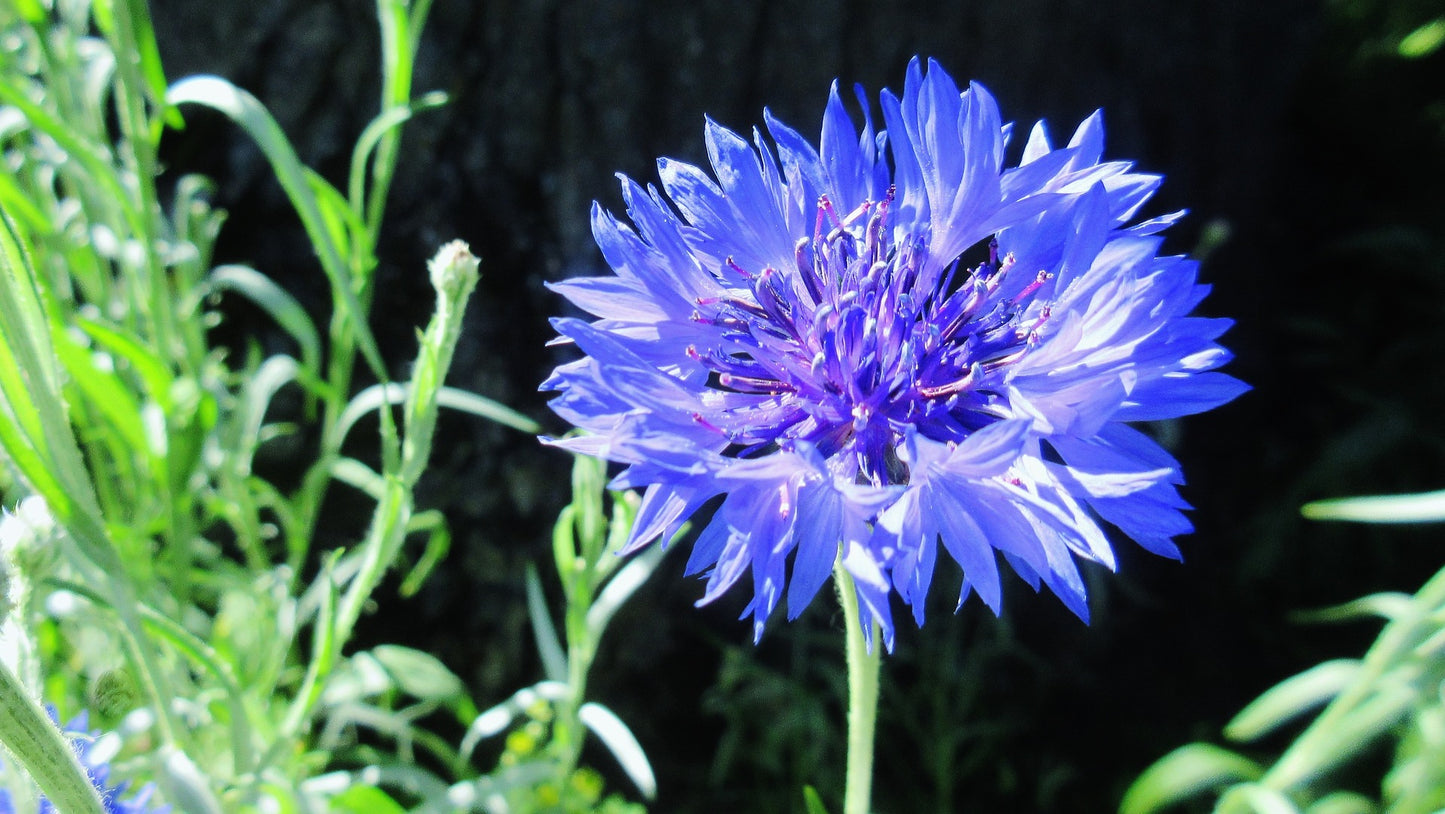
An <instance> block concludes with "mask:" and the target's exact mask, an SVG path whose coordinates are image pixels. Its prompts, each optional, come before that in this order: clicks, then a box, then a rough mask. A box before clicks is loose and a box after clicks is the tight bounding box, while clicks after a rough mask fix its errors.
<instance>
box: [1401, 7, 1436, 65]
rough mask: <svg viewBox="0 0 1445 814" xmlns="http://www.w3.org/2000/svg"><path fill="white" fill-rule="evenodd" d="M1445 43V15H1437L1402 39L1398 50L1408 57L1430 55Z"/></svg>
mask: <svg viewBox="0 0 1445 814" xmlns="http://www.w3.org/2000/svg"><path fill="white" fill-rule="evenodd" d="M1442 44H1445V17H1436V18H1435V19H1433V20H1431V21H1430V22H1428V23H1425V24H1424V25H1422V26H1420V27H1419V28H1417V29H1415V30H1414V31H1411V32H1410V33H1409V34H1406V35H1405V38H1404V39H1402V40H1400V44H1399V46H1397V49H1396V50H1397V51H1398V53H1399V54H1400V56H1402V57H1405V58H1406V59H1420V58H1422V57H1428V56H1430V55H1431V54H1433V53H1435V52H1436V51H1438V50H1440V46H1441V45H1442Z"/></svg>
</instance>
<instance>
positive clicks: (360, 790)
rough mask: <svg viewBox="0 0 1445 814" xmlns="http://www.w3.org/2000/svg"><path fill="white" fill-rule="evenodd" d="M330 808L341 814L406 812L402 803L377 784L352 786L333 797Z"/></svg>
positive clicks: (392, 813)
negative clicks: (376, 785)
mask: <svg viewBox="0 0 1445 814" xmlns="http://www.w3.org/2000/svg"><path fill="white" fill-rule="evenodd" d="M328 810H329V811H333V812H340V814H406V809H405V808H402V807H401V804H400V803H398V802H397V801H395V800H393V799H391V796H390V795H388V794H387V793H386V792H384V791H382V790H381V789H379V788H377V787H375V786H351V787H350V788H348V789H347V790H346V791H343V792H341V793H340V794H338V795H336V796H335V797H332V798H331V805H330V807H329V808H328Z"/></svg>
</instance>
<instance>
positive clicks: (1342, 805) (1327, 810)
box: [1305, 791, 1378, 814]
mask: <svg viewBox="0 0 1445 814" xmlns="http://www.w3.org/2000/svg"><path fill="white" fill-rule="evenodd" d="M1377 811H1378V809H1377V808H1376V807H1375V803H1374V801H1373V800H1371V799H1370V798H1368V797H1365V796H1364V795H1362V794H1356V793H1354V792H1352V791H1337V792H1334V793H1333V794H1327V795H1325V796H1324V797H1321V798H1320V799H1318V800H1316V801H1315V802H1314V804H1312V805H1311V806H1310V807H1309V808H1307V809H1305V814H1376V812H1377Z"/></svg>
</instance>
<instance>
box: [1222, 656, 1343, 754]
mask: <svg viewBox="0 0 1445 814" xmlns="http://www.w3.org/2000/svg"><path fill="white" fill-rule="evenodd" d="M1359 674H1360V661H1359V660H1358V659H1335V660H1333V661H1327V662H1324V663H1323V664H1317V665H1315V666H1314V667H1311V668H1309V669H1308V670H1305V671H1304V672H1302V673H1299V674H1298V675H1294V676H1290V677H1289V678H1286V679H1285V680H1284V681H1281V682H1279V683H1278V684H1276V685H1274V686H1273V687H1271V688H1269V689H1268V690H1266V691H1265V692H1264V694H1263V695H1261V696H1260V697H1259V698H1256V699H1255V700H1254V701H1252V702H1251V703H1250V704H1249V706H1247V707H1245V708H1244V709H1243V710H1241V711H1240V713H1239V714H1238V715H1236V716H1234V719H1233V720H1231V721H1230V722H1229V723H1228V724H1226V725H1225V727H1224V736H1225V737H1226V738H1229V739H1230V740H1232V741H1252V740H1256V739H1258V738H1262V737H1264V736H1265V735H1268V734H1269V733H1271V732H1273V731H1275V730H1276V729H1278V728H1279V727H1281V726H1284V725H1285V724H1287V723H1289V722H1290V721H1292V720H1294V719H1295V718H1298V717H1299V716H1301V715H1303V714H1305V713H1306V712H1309V711H1310V710H1313V709H1315V708H1317V707H1319V706H1322V705H1324V704H1325V703H1327V702H1328V701H1329V700H1330V699H1331V698H1334V697H1335V696H1336V695H1338V694H1339V693H1340V691H1341V690H1343V689H1344V688H1345V687H1347V686H1349V684H1350V682H1351V681H1354V680H1355V677H1356V676H1358V675H1359Z"/></svg>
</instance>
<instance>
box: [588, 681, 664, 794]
mask: <svg viewBox="0 0 1445 814" xmlns="http://www.w3.org/2000/svg"><path fill="white" fill-rule="evenodd" d="M577 719H578V720H580V721H581V722H582V724H583V725H584V726H586V727H587V728H588V729H590V730H592V733H593V734H594V735H596V736H597V738H598V740H600V741H602V743H603V745H605V746H606V747H607V749H608V751H610V752H611V753H612V756H613V757H615V758H617V762H618V763H619V764H621V766H622V770H623V771H624V772H626V773H627V776H628V777H629V778H631V779H632V782H633V783H634V784H635V785H636V786H637V790H638V791H640V792H642V796H643V797H645V798H647V799H649V800H651V799H652V798H654V797H656V796H657V778H656V777H654V776H653V774H652V764H651V763H648V762H647V755H646V754H644V753H643V751H642V744H640V743H638V742H637V738H636V737H635V736H633V734H632V730H630V729H628V728H627V724H624V723H623V722H622V719H621V718H618V717H617V716H616V715H614V714H613V712H612V710H610V709H608V708H607V707H604V706H602V705H601V704H598V703H594V702H591V701H589V702H588V703H586V704H583V705H582V706H581V707H580V708H579V709H578V710H577Z"/></svg>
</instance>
